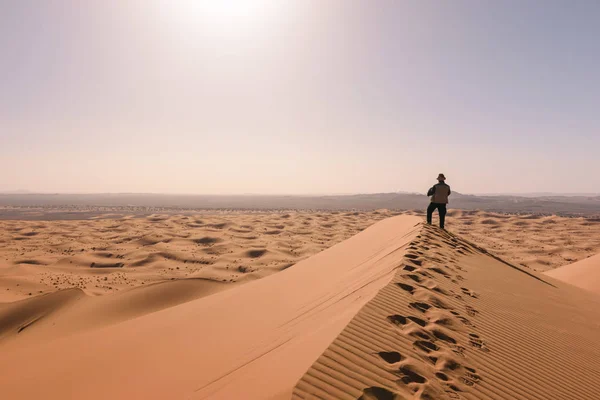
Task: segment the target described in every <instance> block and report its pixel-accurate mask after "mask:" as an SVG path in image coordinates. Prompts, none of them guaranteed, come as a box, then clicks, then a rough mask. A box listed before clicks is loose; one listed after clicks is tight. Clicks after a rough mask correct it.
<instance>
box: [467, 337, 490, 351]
mask: <svg viewBox="0 0 600 400" xmlns="http://www.w3.org/2000/svg"><path fill="white" fill-rule="evenodd" d="M469 336H470V338H469V344H470V345H471V346H473V347H475V348H476V349H479V350H481V351H484V352H486V353H487V352H489V351H490V349H489V348H488V347H487V346H486V345H485V343H484V342H483V340H481V339H480V338H479V336H478V335H476V334H474V333H469Z"/></svg>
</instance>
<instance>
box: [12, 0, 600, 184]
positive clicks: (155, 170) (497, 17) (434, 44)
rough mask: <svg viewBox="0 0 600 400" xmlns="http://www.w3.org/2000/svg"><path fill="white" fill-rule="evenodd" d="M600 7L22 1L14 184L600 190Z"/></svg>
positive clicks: (15, 24)
mask: <svg viewBox="0 0 600 400" xmlns="http://www.w3.org/2000/svg"><path fill="white" fill-rule="evenodd" d="M599 18H600V3H598V2H585V3H583V2H581V3H577V4H574V3H569V2H565V1H555V0H551V1H546V2H522V1H510V0H509V1H503V2H497V3H481V2H475V1H467V0H462V1H461V0H459V1H455V2H443V1H420V2H409V1H392V0H382V1H378V2H376V3H374V2H369V1H356V2H347V1H342V0H331V1H327V2H323V1H314V0H313V1H309V0H307V1H300V0H296V1H289V2H281V1H274V0H273V1H269V0H237V1H236V0H223V1H219V2H213V1H208V0H206V1H201V0H200V1H192V0H170V1H169V0H147V1H142V0H124V1H118V2H117V1H100V0H90V1H87V2H77V1H74V0H59V1H53V2H39V1H33V0H23V1H6V2H2V3H1V4H0V51H1V52H2V55H3V62H2V63H0V168H1V169H2V171H3V179H2V180H1V182H0V192H7V191H16V190H27V191H31V192H37V193H153V194H218V195H233V194H243V193H246V194H250V193H252V194H285V195H311V194H312V195H316V194H332V193H336V194H358V193H391V192H397V191H406V192H415V193H422V192H424V191H426V190H427V188H428V187H429V186H431V184H432V183H434V182H435V177H436V176H437V174H438V173H439V172H443V173H445V174H446V176H447V177H448V183H449V184H450V185H451V186H452V188H453V190H454V191H456V192H461V193H469V194H477V193H480V194H494V193H496V194H502V193H505V194H518V193H523V194H533V193H551V194H558V193H561V194H569V193H573V194H588V193H589V192H594V189H595V188H598V187H600V175H598V174H597V173H596V170H597V168H592V167H591V166H595V165H596V164H597V152H598V149H599V148H600V120H598V118H597V110H596V108H597V106H598V104H600V69H599V68H598V65H600V42H599V41H598V40H597V38H598V37H600V24H598V23H597V21H598V19H599Z"/></svg>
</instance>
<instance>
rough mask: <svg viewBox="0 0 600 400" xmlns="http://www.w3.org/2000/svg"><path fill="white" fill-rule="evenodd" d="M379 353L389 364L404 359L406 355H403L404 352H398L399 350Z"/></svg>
mask: <svg viewBox="0 0 600 400" xmlns="http://www.w3.org/2000/svg"><path fill="white" fill-rule="evenodd" d="M377 354H378V355H379V357H381V358H382V359H383V361H385V362H387V363H388V364H395V363H397V362H400V361H402V360H403V359H404V357H402V354H400V353H398V352H397V351H380V352H379V353H377Z"/></svg>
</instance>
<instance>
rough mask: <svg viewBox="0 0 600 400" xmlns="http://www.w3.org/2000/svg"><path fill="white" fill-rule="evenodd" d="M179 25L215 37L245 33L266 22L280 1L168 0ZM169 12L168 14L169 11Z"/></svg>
mask: <svg viewBox="0 0 600 400" xmlns="http://www.w3.org/2000/svg"><path fill="white" fill-rule="evenodd" d="M163 3H164V7H163V9H170V10H171V13H173V14H174V16H175V17H176V19H177V23H178V24H182V25H185V26H186V27H190V26H195V27H196V28H199V29H202V30H203V31H208V32H210V33H213V34H217V33H219V34H222V33H228V34H231V33H234V32H238V33H241V32H244V31H247V30H248V29H250V28H252V27H256V26H257V25H260V24H261V23H262V22H265V19H266V18H267V16H268V14H270V13H271V12H272V11H273V8H274V5H275V4H277V1H276V0H166V1H164V2H163ZM165 11H166V10H165Z"/></svg>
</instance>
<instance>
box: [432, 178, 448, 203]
mask: <svg viewBox="0 0 600 400" xmlns="http://www.w3.org/2000/svg"><path fill="white" fill-rule="evenodd" d="M451 194H452V191H451V190H450V186H449V185H447V184H446V183H444V182H440V183H437V184H435V185H433V187H432V188H431V189H429V191H428V192H427V196H431V202H432V203H437V204H448V196H450V195H451Z"/></svg>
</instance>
